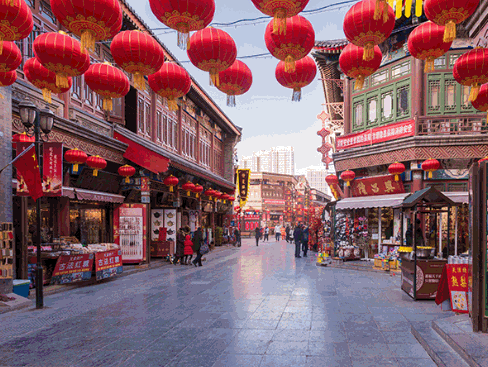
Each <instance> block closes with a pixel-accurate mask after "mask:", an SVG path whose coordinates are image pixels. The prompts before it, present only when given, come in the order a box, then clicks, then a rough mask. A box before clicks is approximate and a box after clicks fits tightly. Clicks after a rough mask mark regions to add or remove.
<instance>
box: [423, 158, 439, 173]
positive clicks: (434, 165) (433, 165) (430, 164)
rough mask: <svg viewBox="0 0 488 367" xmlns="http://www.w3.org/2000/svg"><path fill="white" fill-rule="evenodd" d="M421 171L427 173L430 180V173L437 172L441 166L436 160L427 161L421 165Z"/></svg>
mask: <svg viewBox="0 0 488 367" xmlns="http://www.w3.org/2000/svg"><path fill="white" fill-rule="evenodd" d="M421 167H422V170H424V171H425V172H429V178H432V172H435V171H437V170H438V169H439V168H441V164H440V163H439V161H438V160H437V159H432V158H431V159H427V160H426V161H424V162H423V163H422V166H421Z"/></svg>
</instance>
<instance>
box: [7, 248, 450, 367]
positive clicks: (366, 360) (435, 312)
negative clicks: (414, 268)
mask: <svg viewBox="0 0 488 367" xmlns="http://www.w3.org/2000/svg"><path fill="white" fill-rule="evenodd" d="M293 254H294V246H293V245H291V244H286V242H284V241H281V242H279V243H276V242H269V243H264V244H263V243H261V244H260V246H259V247H256V246H255V244H254V240H252V239H251V240H244V241H243V246H242V247H241V248H233V249H227V250H224V251H221V252H220V253H219V254H217V255H214V257H211V256H209V257H208V258H209V259H208V261H206V262H205V263H204V266H203V267H201V268H195V267H190V266H180V265H177V266H165V267H161V268H157V269H151V270H148V271H145V272H139V273H136V274H132V275H129V276H126V277H121V278H114V279H113V280H111V281H107V282H102V283H100V284H96V285H92V286H89V287H83V288H78V289H74V290H70V291H67V292H63V293H59V294H55V295H52V296H48V297H46V299H45V303H46V306H47V308H46V309H43V310H32V309H31V310H21V311H16V312H12V313H8V314H3V315H0V325H1V326H2V327H1V328H0V365H2V366H51V367H52V366H188V367H190V366H191V367H198V366H209V367H210V366H214V367H219V366H232V367H233V366H321V367H322V366H327V367H332V366H341V367H343V366H346V367H347V366H361V367H367V366H422V367H424V366H425V367H428V366H435V363H434V362H433V361H432V360H431V359H430V357H429V356H428V354H427V353H426V352H425V350H424V349H423V348H422V346H421V345H420V344H419V343H418V342H417V340H416V339H415V338H414V337H413V335H412V334H411V333H410V328H411V325H412V324H415V323H419V322H420V323H422V322H429V323H430V322H431V321H432V320H437V319H439V318H443V317H448V316H451V314H450V313H442V312H441V311H440V308H439V307H437V306H435V304H434V303H433V302H429V301H423V302H422V301H417V302H413V301H412V300H411V299H410V297H408V296H407V295H406V294H405V293H404V292H403V291H401V290H400V279H399V277H398V276H391V275H388V274H382V273H369V272H357V271H351V270H345V269H334V268H328V267H317V266H316V265H315V256H313V255H314V254H313V253H309V254H310V255H311V256H310V257H308V258H300V259H295V258H294V256H293Z"/></svg>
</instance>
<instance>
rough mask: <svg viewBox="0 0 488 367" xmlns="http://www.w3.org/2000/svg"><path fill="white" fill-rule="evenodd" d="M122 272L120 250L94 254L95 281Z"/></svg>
mask: <svg viewBox="0 0 488 367" xmlns="http://www.w3.org/2000/svg"><path fill="white" fill-rule="evenodd" d="M122 271H123V267H122V251H121V250H110V251H105V252H97V253H96V254H95V274H96V277H97V280H101V279H106V278H110V277H113V276H115V275H117V274H121V273H122Z"/></svg>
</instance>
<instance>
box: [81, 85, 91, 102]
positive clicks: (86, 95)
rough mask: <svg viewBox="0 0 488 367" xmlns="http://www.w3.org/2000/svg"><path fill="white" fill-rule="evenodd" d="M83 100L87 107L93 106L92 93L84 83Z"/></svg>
mask: <svg viewBox="0 0 488 367" xmlns="http://www.w3.org/2000/svg"><path fill="white" fill-rule="evenodd" d="M83 98H84V102H85V103H86V104H87V105H90V106H93V92H92V90H91V89H90V87H89V86H88V84H86V83H84V90H83Z"/></svg>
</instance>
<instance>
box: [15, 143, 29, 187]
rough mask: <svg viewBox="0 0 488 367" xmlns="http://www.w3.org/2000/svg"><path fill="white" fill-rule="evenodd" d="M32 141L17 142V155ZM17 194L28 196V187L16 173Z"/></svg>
mask: <svg viewBox="0 0 488 367" xmlns="http://www.w3.org/2000/svg"><path fill="white" fill-rule="evenodd" d="M31 145H32V143H17V155H19V154H20V153H22V152H23V151H24V150H26V149H27V148H29V147H30V146H31ZM17 196H29V189H28V188H27V185H26V184H25V181H24V179H23V178H22V176H21V175H19V174H18V173H17Z"/></svg>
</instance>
